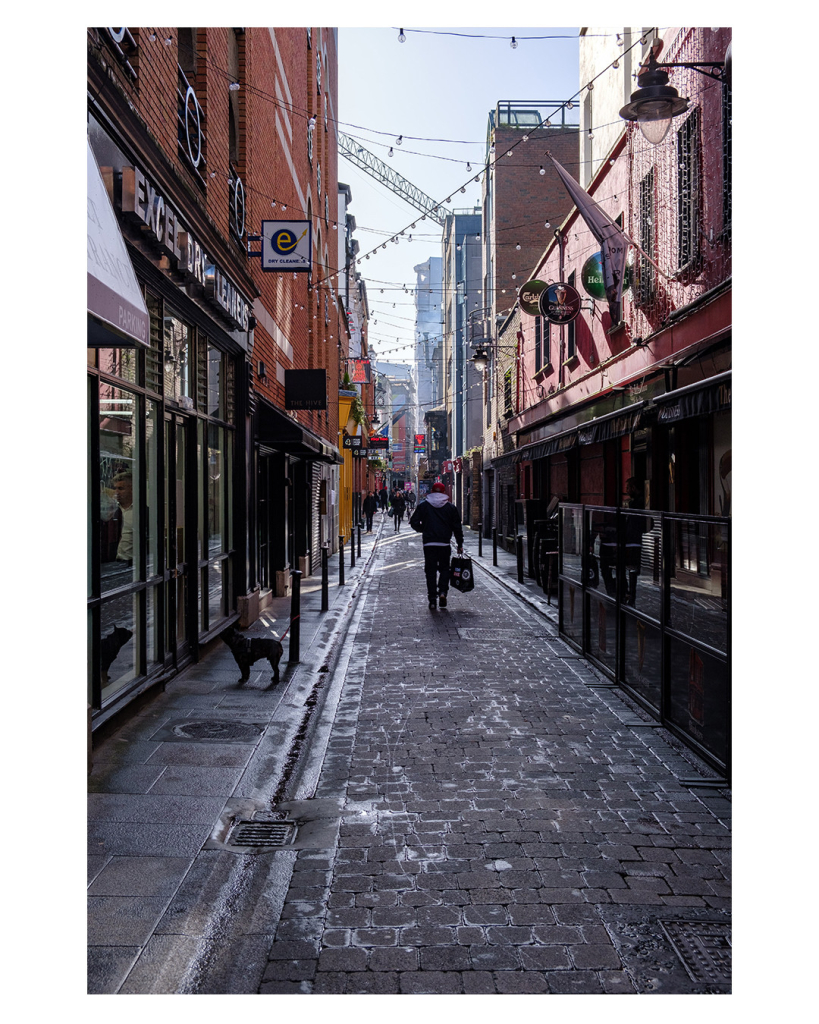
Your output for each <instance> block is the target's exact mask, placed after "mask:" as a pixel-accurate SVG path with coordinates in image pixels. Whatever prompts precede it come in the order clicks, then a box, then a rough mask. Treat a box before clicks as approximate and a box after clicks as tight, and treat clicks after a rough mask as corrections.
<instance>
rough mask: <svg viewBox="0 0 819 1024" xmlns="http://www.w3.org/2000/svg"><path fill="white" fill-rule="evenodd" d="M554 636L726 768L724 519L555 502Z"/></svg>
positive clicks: (727, 534)
mask: <svg viewBox="0 0 819 1024" xmlns="http://www.w3.org/2000/svg"><path fill="white" fill-rule="evenodd" d="M559 536H560V543H559V551H560V553H559V573H558V580H559V584H558V585H559V616H560V634H561V636H562V637H563V638H564V639H565V640H566V641H567V642H568V643H570V644H571V645H572V646H573V647H574V648H576V649H577V650H578V651H580V652H582V653H583V655H584V656H585V657H587V658H588V659H589V661H591V662H592V663H593V664H594V665H595V666H596V667H597V668H599V669H600V670H601V671H602V672H603V673H604V674H605V675H607V676H608V677H609V678H611V679H612V680H613V681H614V682H615V683H616V684H617V685H618V686H620V687H622V688H623V689H624V690H626V691H627V692H628V693H629V694H630V695H631V696H632V697H633V698H634V699H635V700H636V701H637V702H638V703H639V704H640V705H641V706H642V707H643V708H645V709H646V710H647V711H648V712H649V713H650V714H651V715H652V716H653V717H655V718H657V719H658V720H659V721H660V722H661V723H662V724H663V725H664V726H666V728H668V729H669V730H670V731H671V732H673V733H675V735H678V736H679V737H680V738H681V739H683V740H684V741H685V742H686V743H687V744H688V745H689V746H690V747H692V749H694V750H695V751H696V752H697V753H699V754H700V756H702V757H703V758H704V759H705V760H706V761H708V762H709V763H710V764H711V765H712V766H714V767H715V768H716V769H717V770H719V771H720V772H722V773H724V774H725V776H726V778H729V777H730V764H731V520H730V519H725V518H721V517H716V516H694V515H684V514H680V513H671V512H656V511H652V510H649V511H639V510H631V509H618V508H609V507H604V506H591V505H561V507H560V531H559Z"/></svg>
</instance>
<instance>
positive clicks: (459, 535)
mask: <svg viewBox="0 0 819 1024" xmlns="http://www.w3.org/2000/svg"><path fill="white" fill-rule="evenodd" d="M409 523H410V526H411V527H412V529H413V530H415V532H416V533H420V534H421V537H422V540H423V546H424V575H425V577H426V581H427V597H428V599H429V610H430V611H431V612H434V611H435V609H436V607H438V606H440V607H441V608H446V595H447V591H448V590H449V551H450V544H451V541H452V536H453V534H454V535H455V540H456V541H457V544H458V554H459V555H462V554H463V551H464V528H463V526H462V525H461V517H460V515H459V514H458V510H457V509H456V508H455V506H454V505H453V504H452V502H451V501H450V500H449V498H448V497H447V493H446V488H445V487H444V485H443V484H433V485H432V489H431V491H430V493H429V494H428V495H427V496H426V498H424V500H423V501H421V502H419V503H418V506H417V508H416V509H415V511H414V512H413V513H412V516H411V518H410V521H409Z"/></svg>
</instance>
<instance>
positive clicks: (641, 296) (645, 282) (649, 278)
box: [636, 167, 657, 305]
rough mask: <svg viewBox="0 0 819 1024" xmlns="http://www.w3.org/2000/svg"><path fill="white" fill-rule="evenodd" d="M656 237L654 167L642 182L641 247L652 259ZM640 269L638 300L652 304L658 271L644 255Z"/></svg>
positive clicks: (640, 262)
mask: <svg viewBox="0 0 819 1024" xmlns="http://www.w3.org/2000/svg"><path fill="white" fill-rule="evenodd" d="M655 237H656V236H655V230H654V168H653V167H652V168H651V170H650V171H649V172H648V174H646V176H645V177H644V178H643V179H642V181H641V182H640V247H641V248H642V250H643V251H644V252H646V253H648V254H649V256H652V257H653V255H654V241H655ZM638 267H639V283H638V287H637V289H636V291H637V298H638V300H639V301H640V302H641V303H642V304H643V305H646V304H648V303H649V302H651V300H652V298H653V297H654V292H655V289H656V287H657V277H656V271H655V269H654V266H653V265H652V264H651V263H650V262H649V261H648V260H647V259H646V258H645V256H642V255H641V256H640V257H639V262H638Z"/></svg>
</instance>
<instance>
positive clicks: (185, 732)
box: [173, 722, 261, 742]
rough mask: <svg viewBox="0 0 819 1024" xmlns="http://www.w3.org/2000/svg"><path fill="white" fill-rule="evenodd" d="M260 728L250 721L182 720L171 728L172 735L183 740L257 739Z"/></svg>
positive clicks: (249, 740)
mask: <svg viewBox="0 0 819 1024" xmlns="http://www.w3.org/2000/svg"><path fill="white" fill-rule="evenodd" d="M260 731H261V730H260V729H259V727H258V726H257V725H255V724H253V723H252V722H182V723H180V724H179V725H175V726H174V728H173V734H174V736H178V737H179V739H183V740H245V741H247V742H253V741H254V740H256V739H258V736H259V733H260Z"/></svg>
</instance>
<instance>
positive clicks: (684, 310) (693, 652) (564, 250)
mask: <svg viewBox="0 0 819 1024" xmlns="http://www.w3.org/2000/svg"><path fill="white" fill-rule="evenodd" d="M604 34H605V30H602V29H599V30H589V34H588V38H587V37H586V34H585V32H584V33H583V34H582V35H581V66H582V67H583V68H584V72H583V73H584V79H583V81H582V82H581V85H582V88H581V90H580V94H581V95H580V99H581V102H582V109H583V111H584V117H585V118H587V120H586V121H585V122H584V132H583V136H582V137H581V138H580V139H579V140H578V141H579V147H578V148H579V153H577V154H575V155H574V161H577V160H578V157H579V158H580V159H581V160H583V161H590V166H591V167H592V168H593V173H592V174H591V175H589V176H588V185H587V189H586V191H587V194H588V196H589V197H590V199H591V205H592V206H593V207H595V208H599V209H600V210H602V211H604V212H605V214H607V215H608V217H609V218H610V220H611V221H613V222H614V223H615V224H618V225H620V227H621V228H622V230H623V232H624V233H625V235H626V236H627V238H628V239H630V240H631V241H632V242H633V243H634V245H633V246H632V248H631V253H630V256H629V266H628V268H627V278H626V280H627V287H626V288H625V289H624V292H623V297H622V302H621V303H620V304H619V308H617V307H614V308H612V307H611V306H610V305H609V303H608V301H607V300H606V296H605V294H604V292H603V291H602V288H601V275H600V270H599V250H600V243H599V241H597V240H596V238H595V236H594V235H593V234H592V232H591V230H590V228H589V225H588V223H587V222H586V221H585V220H584V218H583V216H581V213H580V212H579V211H578V209H577V208H576V207H574V206H570V208H569V210H568V213H567V215H566V216H565V217H563V218H562V219H561V220H560V221H559V222H557V223H554V222H553V227H554V228H556V229H557V234H554V233H553V235H552V238H551V239H550V241H549V244H548V245H547V246H546V247H545V251H544V252H543V253H542V254H541V255H540V256H539V258H538V259H536V260H535V262H534V263H533V264H531V265H529V268H528V269H527V270H525V272H524V276H525V277H526V278H529V279H537V280H540V281H543V282H547V283H553V282H563V283H565V284H568V285H570V286H573V287H574V288H575V289H577V291H578V292H579V295H580V300H581V301H580V309H579V313H578V315H577V316H576V317H575V319H573V320H571V321H570V322H567V323H564V324H558V323H555V322H550V320H549V319H548V318H547V317H546V316H543V315H538V314H535V315H530V314H529V313H527V312H525V311H524V310H523V309H518V310H516V315H517V317H518V320H519V322H518V324H516V323H515V319H514V316H511V317H508V318H507V319H506V320H505V321H504V322H503V323H501V324H500V326H499V327H498V329H497V332H496V334H495V335H494V339H493V340H494V342H495V345H496V350H495V354H496V360H495V365H496V367H497V373H495V374H490V375H489V376H490V380H491V382H492V386H493V387H494V388H495V392H494V401H495V405H494V406H491V407H490V408H491V409H492V423H491V424H489V425H488V427H487V441H486V444H485V447H484V461H485V462H488V461H489V458H490V457H491V453H492V452H493V451H494V452H495V453H496V455H495V458H494V460H493V462H492V465H491V469H490V473H492V474H493V475H492V476H490V477H489V480H488V485H487V492H488V494H489V496H490V497H491V498H492V505H493V508H494V510H495V514H496V515H497V516H498V521H499V532H501V531H502V533H503V535H504V536H507V537H509V536H511V535H512V534H518V533H522V534H524V536H525V537H526V541H527V543H526V546H525V552H526V564H527V570H528V572H529V574H530V575H531V576H535V577H536V578H538V579H540V580H541V582H543V580H544V576H545V563H544V562H542V560H541V559H540V557H539V554H538V552H539V550H540V549H539V548H538V540H539V537H540V536H542V537H545V536H546V532H545V531H546V530H547V529H548V527H546V526H543V525H541V526H538V524H543V522H544V520H545V518H546V515H547V508H548V506H549V503H550V502H551V501H552V500H553V499H559V500H560V502H561V516H562V520H561V522H562V527H561V546H562V555H561V573H560V581H559V588H558V589H559V595H560V615H561V631H562V632H563V634H564V635H565V636H566V637H567V638H568V639H569V640H570V641H571V642H573V643H574V644H575V645H576V646H577V647H578V648H579V649H580V650H581V651H582V652H583V653H584V654H585V655H586V656H587V657H589V658H590V659H591V660H593V661H594V662H595V664H597V665H598V666H599V667H600V668H601V669H602V670H603V671H604V672H605V673H606V674H608V675H610V676H611V677H612V678H613V679H615V680H616V681H617V682H618V683H619V684H620V685H622V686H624V687H625V688H626V689H628V690H629V692H630V693H631V694H632V695H633V696H634V697H635V698H636V699H637V700H638V701H639V702H640V703H642V704H643V705H644V706H645V707H646V709H647V710H648V711H650V712H651V713H652V714H653V715H655V716H656V717H658V718H659V719H660V720H661V721H662V722H663V723H664V724H665V725H666V726H667V727H668V728H670V729H671V730H672V731H676V732H678V733H679V735H680V736H681V737H682V738H683V739H685V741H686V742H688V743H690V744H691V745H692V746H694V747H696V749H697V750H698V751H699V752H700V753H701V754H702V755H703V756H705V757H706V759H708V760H711V761H712V762H713V763H714V765H715V766H717V767H718V768H719V769H720V770H723V771H727V770H728V766H729V763H730V723H729V715H730V558H731V542H730V505H731V352H732V317H731V209H732V207H731V88H730V61H729V59H727V58H726V52H727V51H729V46H730V41H731V31H730V29H725V28H721V29H693V28H672V29H668V30H665V31H664V32H663V33H661V34H659V35H658V34H655V33H654V32H649V31H648V30H643V32H642V33H641V32H640V31H638V30H622V31H621V33H620V38H621V40H622V42H621V44H620V46H619V47H618V45H617V42H616V40H615V38H611V39H609V40H606V41H604V42H600V41H599V40H600V37H601V36H603V35H604ZM628 40H631V41H632V52H631V53H630V55H627V54H624V52H623V50H624V45H625V43H626V42H627V41H628ZM650 53H653V54H654V55H655V57H657V59H659V60H660V61H666V62H668V63H669V64H670V65H675V64H676V65H677V66H676V67H672V68H670V69H669V70H670V74H671V76H672V80H673V85H674V87H675V88H677V89H678V91H679V93H680V94H681V95H682V96H684V97H686V98H687V99H688V105H687V109H685V110H683V111H682V112H681V113H680V114H679V115H677V116H675V117H674V118H673V119H669V124H668V125H667V126H666V125H665V124H664V125H663V126H662V128H667V133H666V134H665V135H664V136H663V135H661V132H657V131H656V129H655V131H653V132H652V131H651V130H650V129H649V130H648V131H647V133H645V134H644V133H643V132H642V131H641V130H640V129H639V128H638V127H637V125H636V124H634V123H628V122H626V121H625V120H622V119H620V124H621V127H620V129H619V131H618V133H617V134H616V136H615V137H614V138H613V140H611V141H610V140H609V139H607V138H606V137H605V135H604V136H603V139H602V140H601V141H602V142H604V143H605V145H607V146H608V148H607V149H598V148H597V147H596V146H595V145H589V142H590V141H591V142H592V143H595V142H596V141H597V140H596V136H597V122H596V118H598V117H599V118H600V119H601V123H602V124H604V125H609V123H610V122H611V120H612V118H614V117H618V118H619V111H620V108H621V107H622V106H623V104H624V102H625V100H628V98H629V92H633V91H634V89H635V85H634V83H633V82H631V81H624V80H623V74H624V68H626V67H634V66H636V65H637V62H638V60H642V61H646V60H648V55H649V54H650ZM657 55H659V56H657ZM626 56H629V57H630V59H629V60H626V59H624V57H626ZM697 63H698V64H700V66H701V67H704V68H706V69H709V68H710V70H711V71H712V72H713V73H712V74H709V73H707V70H706V72H705V73H703V72H702V71H698V70H696V69H694V68H691V67H683V66H682V65H684V64H697ZM723 64H724V65H725V66H726V70H727V73H723V70H722V68H723ZM715 68H716V70H715ZM591 81H593V83H594V88H593V90H589V89H588V85H587V84H584V83H588V82H591ZM589 92H592V93H593V98H594V103H593V104H592V103H591V102H589V101H588V93H589ZM595 111H596V113H595ZM590 116H591V117H592V118H594V121H589V120H588V118H589V117H590ZM662 128H661V130H662ZM589 132H591V133H592V135H593V136H595V138H593V139H592V140H589V138H588V134H589ZM649 136H651V137H650V138H649ZM496 150H497V146H496ZM552 152H553V153H554V149H552ZM516 154H517V150H515V155H516ZM515 155H513V157H512V158H509V161H508V162H509V163H514V159H515ZM554 155H555V156H556V157H557V154H556V153H554ZM557 159H558V160H560V158H559V157H557ZM495 160H496V163H501V162H502V161H503V157H502V155H501V154H500V153H499V152H496V154H495ZM560 162H561V163H562V161H560ZM566 170H567V171H568V172H570V174H571V173H572V164H571V163H570V164H567V165H566ZM573 176H575V175H573ZM575 177H576V176H575ZM561 187H562V186H561ZM580 198H581V201H585V200H584V199H583V197H580ZM540 209H541V207H540V206H538V207H537V210H538V212H539V211H540ZM544 212H545V211H544ZM533 215H534V214H533ZM539 219H541V218H540V217H538V220H539ZM501 251H503V249H502V248H501ZM595 261H597V262H595ZM496 296H497V290H496ZM612 314H614V318H613V316H612ZM506 339H508V341H507V343H506V344H505V345H504V341H505V340H506ZM490 369H491V367H490ZM502 445H508V446H509V447H507V448H506V450H505V451H504V452H503V453H502V454H501V453H500V452H499V447H500V446H502ZM492 446H494V447H492ZM649 513H650V514H649ZM487 518H488V517H487V516H484V522H485V523H486V522H487ZM635 532H636V536H635ZM553 541H554V542H553V543H551V545H550V546H554V545H555V544H556V543H557V539H556V537H555V538H553ZM555 568H556V567H555ZM556 578H557V573H556V572H555V573H554V574H553V580H556Z"/></svg>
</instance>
